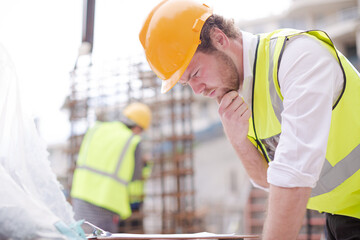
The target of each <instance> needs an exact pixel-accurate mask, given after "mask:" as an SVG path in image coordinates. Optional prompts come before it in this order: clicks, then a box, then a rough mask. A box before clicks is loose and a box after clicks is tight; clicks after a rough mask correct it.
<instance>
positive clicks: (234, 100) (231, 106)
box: [219, 91, 248, 116]
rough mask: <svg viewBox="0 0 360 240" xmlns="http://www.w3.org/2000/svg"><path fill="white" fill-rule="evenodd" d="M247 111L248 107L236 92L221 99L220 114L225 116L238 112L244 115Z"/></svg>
mask: <svg viewBox="0 0 360 240" xmlns="http://www.w3.org/2000/svg"><path fill="white" fill-rule="evenodd" d="M247 109H248V108H247V105H246V104H245V102H244V100H243V99H242V98H241V97H240V96H239V94H238V93H237V92H236V91H231V92H228V93H226V94H225V95H224V96H223V98H222V99H221V102H220V106H219V114H220V115H221V116H223V115H224V113H227V114H231V113H234V112H237V113H238V114H240V115H243V114H244V113H245V112H246V111H247Z"/></svg>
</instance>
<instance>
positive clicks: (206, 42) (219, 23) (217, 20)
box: [197, 14, 240, 53]
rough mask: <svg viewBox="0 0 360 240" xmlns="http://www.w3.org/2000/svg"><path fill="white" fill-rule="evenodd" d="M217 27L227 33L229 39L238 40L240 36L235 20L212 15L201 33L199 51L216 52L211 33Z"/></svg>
mask: <svg viewBox="0 0 360 240" xmlns="http://www.w3.org/2000/svg"><path fill="white" fill-rule="evenodd" d="M215 27H217V28H219V29H220V30H221V31H223V32H224V33H225V35H226V36H227V37H228V38H237V37H239V36H240V32H239V29H237V28H236V27H235V23H234V20H233V19H225V18H224V17H222V16H220V15H216V14H213V15H211V16H210V17H209V18H208V19H207V20H206V22H205V23H204V26H203V28H202V29H201V33H200V41H201V43H200V45H199V46H198V48H197V51H200V52H205V53H211V52H213V51H215V50H216V48H215V47H214V45H213V44H212V43H211V38H210V35H211V32H212V30H213V29H214V28H215Z"/></svg>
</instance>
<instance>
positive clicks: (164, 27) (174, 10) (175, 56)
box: [139, 0, 212, 93]
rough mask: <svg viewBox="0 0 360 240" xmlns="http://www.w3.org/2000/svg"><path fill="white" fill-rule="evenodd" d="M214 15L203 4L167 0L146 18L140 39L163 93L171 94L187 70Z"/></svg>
mask: <svg viewBox="0 0 360 240" xmlns="http://www.w3.org/2000/svg"><path fill="white" fill-rule="evenodd" d="M211 15H212V9H211V8H210V7H208V6H207V5H206V4H202V3H200V2H196V1H192V0H164V1H162V2H161V3H160V4H159V5H157V6H156V7H155V8H154V9H153V10H152V11H151V12H150V14H149V15H148V17H147V18H146V20H145V23H144V25H143V27H142V29H141V31H140V34H139V38H140V42H141V44H142V46H143V48H144V50H145V54H146V58H147V61H148V62H149V65H150V67H151V69H152V70H153V71H154V73H155V74H156V75H157V76H158V77H159V78H160V79H161V80H162V86H161V92H162V93H165V92H167V91H169V90H170V89H171V88H172V87H173V86H174V85H175V84H176V83H177V82H178V81H179V79H180V77H181V76H182V74H183V73H184V71H185V70H186V68H187V66H188V65H189V63H190V61H191V59H192V57H193V56H194V54H195V52H196V49H197V47H198V45H199V44H200V32H201V29H202V27H203V25H204V23H205V21H206V19H208V17H210V16H211Z"/></svg>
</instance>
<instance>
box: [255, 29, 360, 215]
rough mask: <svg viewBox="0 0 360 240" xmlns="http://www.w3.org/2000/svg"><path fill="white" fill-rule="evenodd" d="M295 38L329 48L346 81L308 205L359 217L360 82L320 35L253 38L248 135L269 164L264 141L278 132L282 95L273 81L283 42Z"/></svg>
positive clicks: (279, 34) (277, 33) (292, 32)
mask: <svg viewBox="0 0 360 240" xmlns="http://www.w3.org/2000/svg"><path fill="white" fill-rule="evenodd" d="M300 34H301V35H307V36H309V37H311V38H313V39H316V40H317V41H319V42H320V43H321V44H322V45H323V46H325V48H326V49H328V51H329V52H330V53H331V54H332V55H333V56H334V57H335V58H336V60H337V61H338V62H339V65H340V67H341V69H342V71H343V74H344V80H345V82H344V87H343V90H342V93H341V95H340V97H339V98H338V99H337V101H336V103H335V104H334V106H333V110H332V117H331V127H330V134H329V139H328V144H327V149H326V161H325V164H324V166H323V168H322V171H321V174H320V179H319V181H318V182H317V185H316V186H315V188H313V190H312V194H311V198H310V199H309V202H308V205H307V207H308V208H309V209H314V210H318V211H320V212H328V213H332V214H339V215H345V216H351V217H355V218H360V78H359V76H358V73H357V71H356V70H355V69H354V68H353V66H352V65H351V64H350V63H349V62H348V60H347V59H346V58H345V57H344V56H343V55H342V54H341V53H340V52H338V51H337V50H336V49H335V47H334V45H333V43H332V41H331V40H330V38H329V37H328V35H327V34H326V33H325V32H323V31H306V32H300V31H296V30H292V29H281V30H277V31H275V32H272V33H269V34H262V35H259V36H258V38H259V41H258V45H257V49H256V56H255V62H254V84H253V88H254V89H253V102H252V118H250V120H249V121H250V128H249V133H248V137H249V139H250V140H251V141H252V142H253V144H254V145H255V146H256V147H257V148H258V149H259V150H260V151H261V152H262V154H263V155H264V157H265V159H266V160H267V161H268V162H269V161H270V160H272V159H271V157H269V151H268V150H269V149H267V146H266V144H264V143H267V142H271V141H272V140H274V139H276V138H279V136H280V134H281V112H282V110H283V103H282V101H283V97H282V95H281V90H280V86H279V83H278V66H279V64H280V61H281V55H282V53H283V51H284V49H285V48H286V40H287V39H290V38H292V37H293V36H297V35H300ZM314 134H316V132H314Z"/></svg>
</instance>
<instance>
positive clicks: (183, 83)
mask: <svg viewBox="0 0 360 240" xmlns="http://www.w3.org/2000/svg"><path fill="white" fill-rule="evenodd" d="M198 73H199V69H198V70H197V71H196V72H195V73H194V74H193V75H192V76H191V77H189V78H188V79H187V80H186V82H180V84H181V85H183V86H187V85H188V82H189V81H190V80H191V79H193V78H195V77H197V74H198Z"/></svg>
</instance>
